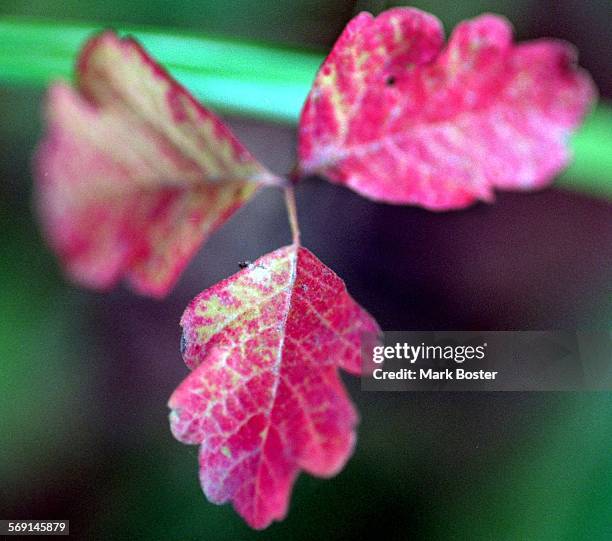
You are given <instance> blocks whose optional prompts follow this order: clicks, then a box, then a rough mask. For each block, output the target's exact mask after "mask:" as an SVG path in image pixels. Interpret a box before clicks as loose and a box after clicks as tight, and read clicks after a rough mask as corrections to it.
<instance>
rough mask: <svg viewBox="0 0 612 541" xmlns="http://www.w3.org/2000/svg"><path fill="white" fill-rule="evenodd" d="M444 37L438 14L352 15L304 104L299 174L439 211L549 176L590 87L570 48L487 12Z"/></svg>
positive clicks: (590, 95)
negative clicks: (530, 36)
mask: <svg viewBox="0 0 612 541" xmlns="http://www.w3.org/2000/svg"><path fill="white" fill-rule="evenodd" d="M443 41H444V37H443V30H442V26H441V24H440V22H439V21H438V19H436V18H435V17H434V16H432V15H429V14H427V13H424V12H422V11H419V10H417V9H412V8H395V9H391V10H389V11H386V12H384V13H382V14H381V15H379V16H378V17H376V18H374V17H372V15H370V14H369V13H361V14H360V15H358V16H357V17H355V18H354V19H353V20H352V21H351V22H350V23H349V24H348V26H347V27H346V29H345V30H344V32H343V33H342V35H341V36H340V38H339V39H338V41H337V42H336V44H335V46H334V48H333V50H332V52H331V53H330V55H329V56H328V57H327V59H326V60H325V62H324V63H323V65H322V67H321V69H320V71H319V73H318V75H317V77H316V80H315V82H314V85H313V88H312V90H311V92H310V95H309V96H308V99H307V101H306V103H305V105H304V109H303V111H302V116H301V119H300V126H299V149H298V154H299V168H298V169H299V172H300V173H301V174H302V175H305V174H321V175H324V176H327V177H328V178H329V179H331V180H332V181H334V182H337V183H340V184H345V185H347V186H349V187H350V188H352V189H354V190H356V191H357V192H359V193H361V194H363V195H365V196H367V197H369V198H372V199H375V200H380V201H386V202H390V203H405V204H415V205H422V206H424V207H427V208H429V209H434V210H445V209H452V208H460V207H465V206H467V205H469V204H471V203H473V202H474V201H475V200H477V199H482V200H491V199H492V197H493V190H494V188H502V189H514V190H530V189H535V188H539V187H542V186H544V185H546V184H547V183H549V182H550V181H551V179H552V177H553V176H554V175H555V174H556V173H557V172H558V171H559V170H560V169H562V168H563V167H564V165H565V164H566V163H567V161H568V151H567V148H566V143H567V139H568V136H569V135H570V133H571V132H572V130H573V129H574V128H576V126H577V125H578V124H579V123H580V121H581V119H582V117H583V116H584V114H585V112H586V110H587V109H588V108H589V105H590V104H591V103H592V101H593V100H594V98H595V94H596V91H595V88H594V86H593V83H592V82H591V79H590V77H589V76H588V75H587V73H586V72H584V71H582V70H580V69H578V68H577V67H576V54H575V51H574V49H573V48H572V47H571V46H570V45H568V44H566V43H563V42H559V41H554V40H538V41H531V42H525V43H521V44H513V42H512V30H511V27H510V24H509V23H508V22H507V21H506V20H505V19H503V18H501V17H497V16H494V15H482V16H480V17H478V18H476V19H473V20H470V21H466V22H463V23H461V24H459V25H458V26H457V27H456V28H455V30H454V31H453V33H452V35H451V37H450V39H449V41H448V43H447V44H446V46H444V44H443Z"/></svg>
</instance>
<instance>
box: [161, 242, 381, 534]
mask: <svg viewBox="0 0 612 541" xmlns="http://www.w3.org/2000/svg"><path fill="white" fill-rule="evenodd" d="M181 325H182V326H183V341H182V349H183V357H184V359H185V362H186V363H187V365H188V366H190V367H191V368H193V369H194V370H193V372H191V374H190V375H189V376H188V377H187V379H185V381H183V383H182V384H181V385H180V386H179V387H178V388H177V389H176V391H175V392H174V394H173V395H172V397H171V398H170V402H169V407H170V408H171V409H172V410H173V411H172V413H171V415H170V420H171V426H172V431H173V433H174V435H175V437H176V438H177V439H179V440H180V441H182V442H185V443H190V444H201V447H200V480H201V483H202V488H203V489H204V492H205V494H206V496H207V497H208V499H209V500H210V501H211V502H214V503H218V504H221V503H225V502H227V501H232V502H233V503H234V507H235V508H236V510H237V511H238V513H240V515H242V516H243V517H244V519H245V520H246V521H247V522H248V523H249V524H250V525H251V526H252V527H253V528H265V527H266V526H268V525H269V524H270V522H272V521H273V520H280V519H282V518H283V517H284V516H285V514H286V513H287V507H288V503H289V497H290V492H291V488H292V485H293V482H294V480H295V478H296V476H297V474H298V472H299V470H305V471H307V472H309V473H311V474H313V475H317V476H323V477H328V476H331V475H335V474H336V473H338V472H339V471H340V470H341V469H342V468H343V466H344V464H345V463H346V461H347V459H348V458H349V456H350V455H351V453H352V450H353V445H354V442H355V432H354V429H355V425H356V424H357V420H358V419H357V413H356V411H355V409H354V408H353V405H352V404H351V402H350V399H349V397H348V396H347V394H346V391H345V390H344V387H343V385H342V382H341V380H340V377H339V374H338V370H337V369H338V367H340V368H343V369H344V370H346V371H348V372H350V373H353V374H359V372H360V368H361V362H360V352H361V344H362V339H364V338H365V337H366V336H368V337H369V336H372V337H375V336H377V335H378V333H379V330H378V326H377V325H376V322H375V321H374V320H373V319H372V317H371V316H370V315H368V314H367V313H366V312H365V311H364V310H363V309H362V308H361V307H360V306H359V305H358V304H357V303H356V302H355V301H354V300H353V299H352V298H351V297H350V296H349V294H348V293H347V291H346V288H345V286H344V283H343V282H342V280H341V279H340V278H338V276H336V275H335V274H334V273H333V272H332V271H331V270H330V269H328V268H327V267H326V266H325V265H323V263H321V262H320V261H319V260H318V259H317V258H316V257H315V256H314V255H312V254H311V253H310V252H309V251H308V250H306V249H304V248H298V247H296V246H287V247H284V248H281V249H279V250H276V251H275V252H272V253H270V254H267V255H265V256H263V257H262V258H261V259H259V260H257V261H256V262H255V263H253V264H251V265H250V266H249V267H248V268H246V269H244V270H242V271H241V272H239V273H237V274H235V275H234V276H232V277H230V278H228V279H227V280H224V281H223V282H221V283H219V284H217V285H215V286H214V287H212V288H211V289H209V290H207V291H205V292H203V293H202V294H200V296H199V297H197V298H196V299H194V300H193V301H192V302H191V304H190V305H189V307H188V308H187V310H186V311H185V313H184V314H183V318H182V320H181Z"/></svg>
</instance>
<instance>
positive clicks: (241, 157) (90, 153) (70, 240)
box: [36, 32, 280, 296]
mask: <svg viewBox="0 0 612 541" xmlns="http://www.w3.org/2000/svg"><path fill="white" fill-rule="evenodd" d="M77 76H78V86H77V88H76V89H73V88H71V87H70V86H68V85H66V84H63V83H57V84H55V85H53V86H52V88H51V89H50V91H49V94H48V98H47V108H46V109H47V120H48V129H47V135H46V138H45V140H44V141H43V143H42V144H41V146H40V148H39V151H38V154H37V160H36V161H37V163H36V171H37V175H36V176H37V184H36V191H37V194H36V198H37V206H38V209H39V214H40V216H41V220H42V222H43V226H44V230H45V233H46V235H47V238H48V240H49V242H50V244H51V246H52V247H53V248H54V250H55V251H56V252H57V253H58V255H59V257H60V259H61V260H62V262H63V263H64V266H65V268H66V271H67V273H68V274H69V275H70V276H71V277H72V278H73V279H74V280H75V281H77V282H79V283H81V284H84V285H87V286H90V287H93V288H98V289H105V288H108V287H110V286H112V285H114V284H115V283H116V282H117V281H118V280H120V279H121V278H125V279H126V280H127V281H128V282H129V284H130V285H131V286H132V288H133V289H134V290H136V291H137V292H139V293H142V294H146V295H151V296H163V295H165V294H166V293H167V292H168V290H169V289H170V288H171V287H172V285H173V284H174V282H175V281H176V279H177V278H178V276H179V274H180V272H181V271H182V270H183V268H184V267H185V266H186V264H187V263H188V262H189V260H190V258H191V256H192V255H193V253H194V252H195V250H197V249H198V248H199V246H200V245H201V244H202V242H203V241H204V240H205V239H206V238H207V237H208V235H210V233H212V231H214V230H215V229H216V228H217V227H219V226H220V225H221V224H222V223H223V222H224V221H225V220H227V219H228V218H229V217H230V216H231V215H232V214H233V212H234V211H235V210H236V209H238V208H239V207H240V206H241V205H242V204H243V203H245V202H246V201H248V200H249V199H250V198H251V197H252V196H253V194H254V193H255V191H256V190H257V188H258V186H259V185H261V184H276V183H280V180H279V179H277V178H276V177H274V176H273V175H272V174H270V173H269V172H268V171H267V170H266V169H265V168H264V167H263V166H262V165H261V164H259V163H258V162H257V161H256V160H255V159H254V158H253V157H252V156H251V155H250V154H249V152H248V151H247V150H246V149H245V148H244V147H243V146H242V145H241V144H240V142H239V141H238V140H237V139H236V138H235V137H234V136H233V135H232V133H231V132H230V131H229V130H228V129H227V128H226V127H225V126H224V125H223V123H222V122H221V121H220V120H219V119H218V118H217V117H216V116H215V115H214V114H213V113H211V112H210V111H209V110H207V109H205V108H204V107H203V106H202V105H200V104H199V103H198V102H197V101H196V100H195V99H194V98H193V97H192V96H191V95H190V94H189V93H188V92H187V91H186V90H185V89H184V88H183V87H181V86H180V85H179V84H178V83H176V82H175V81H174V80H173V79H172V78H171V77H170V76H169V75H168V74H167V73H166V72H165V71H164V70H163V69H162V68H161V67H160V66H159V65H157V64H156V63H155V62H154V61H153V60H152V59H151V58H150V57H149V56H148V55H147V54H146V52H145V51H144V50H143V49H142V48H141V47H140V46H139V45H138V44H137V43H136V42H135V41H134V40H132V39H120V38H119V37H118V36H117V35H116V34H114V33H112V32H105V33H103V34H101V35H99V36H97V37H94V38H93V39H92V40H90V41H89V42H88V43H87V44H86V46H85V48H84V50H83V52H82V54H81V57H80V59H79V62H78V69H77Z"/></svg>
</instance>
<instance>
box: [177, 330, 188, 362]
mask: <svg viewBox="0 0 612 541" xmlns="http://www.w3.org/2000/svg"><path fill="white" fill-rule="evenodd" d="M179 349H180V350H181V356H184V355H185V351H187V337H186V336H185V331H183V333H182V334H181V345H180V348H179Z"/></svg>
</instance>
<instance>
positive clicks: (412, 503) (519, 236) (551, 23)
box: [0, 0, 612, 540]
mask: <svg viewBox="0 0 612 541" xmlns="http://www.w3.org/2000/svg"><path fill="white" fill-rule="evenodd" d="M387 5H388V3H385V2H366V1H359V2H339V1H338V2H322V1H319V0H309V1H302V2H292V1H289V0H280V1H277V2H244V1H236V0H234V1H227V2H223V3H219V2H213V1H212V0H209V1H199V2H195V1H190V2H177V3H172V4H170V3H167V2H161V1H160V0H154V1H148V2H144V1H138V2H130V3H127V2H118V1H106V2H101V1H93V0H87V1H76V0H71V1H64V2H57V1H49V2H43V1H28V2H25V1H7V0H3V2H2V4H1V5H0V15H1V14H17V15H34V16H39V17H45V18H53V19H57V20H61V19H64V18H70V19H80V20H86V21H97V22H100V24H101V26H104V24H105V23H109V22H112V23H115V24H116V23H124V24H127V23H138V24H154V25H157V26H160V27H164V26H170V27H189V28H192V29H196V30H202V31H214V32H217V33H222V34H226V35H230V36H235V37H245V38H257V39H264V40H268V41H277V42H283V43H291V44H294V45H300V46H301V45H304V46H305V45H308V46H310V45H316V46H326V47H328V46H330V45H331V44H332V43H333V41H334V39H335V37H336V36H337V35H338V33H339V32H340V31H341V29H342V27H343V26H344V24H345V23H346V22H347V20H348V19H349V18H350V17H351V16H352V15H353V14H354V13H355V12H356V11H357V10H359V9H371V10H374V11H377V10H380V9H382V8H384V7H386V6H387ZM415 5H416V6H417V7H421V8H423V9H427V10H429V11H431V12H433V13H434V14H436V15H438V16H439V17H440V18H441V19H442V20H443V21H444V23H445V27H446V29H447V32H448V31H449V29H450V28H452V26H454V24H456V22H457V21H458V20H461V19H463V18H466V17H470V16H473V15H476V14H478V13H480V12H482V11H493V12H498V13H503V14H505V15H507V16H508V17H509V18H510V19H511V20H512V22H513V23H514V24H515V26H516V28H517V34H518V36H519V37H520V38H522V39H525V38H530V37H543V36H554V37H561V38H565V39H568V40H570V41H572V42H573V43H575V44H576V45H577V46H578V48H579V50H580V53H581V63H582V65H584V66H585V67H587V68H588V69H589V70H590V71H591V72H592V74H593V77H594V78H595V80H596V82H597V84H598V86H599V89H600V92H601V93H602V96H603V97H604V98H609V97H610V95H611V94H612V82H611V80H610V69H609V58H610V57H611V56H612V50H611V45H610V43H611V40H610V36H609V28H610V27H611V26H612V18H611V14H610V9H609V3H608V2H603V1H602V2H584V1H578V0H575V1H558V2H553V1H535V0H519V1H513V2H511V1H493V2H486V1H473V0H472V1H468V2H461V3H459V2H453V1H450V0H445V1H442V2H433V1H430V2H417V3H415ZM0 39H1V37H0ZM41 97H42V90H41V89H23V88H20V89H15V88H2V87H0V231H1V233H0V322H1V324H0V408H1V409H0V415H1V417H0V518H6V519H9V518H24V519H25V518H53V519H64V518H67V519H70V520H71V531H72V536H73V538H76V539H206V540H216V539H232V540H233V539H243V538H245V539H246V538H250V537H254V538H260V539H350V538H359V537H365V536H367V535H368V534H372V535H374V534H377V535H379V536H380V535H382V533H383V532H384V535H385V537H386V538H388V539H407V538H417V539H418V538H422V539H479V538H481V539H496V540H500V539H537V540H542V539H551V540H552V539H554V540H557V539H568V540H569V539H593V540H599V539H601V540H605V539H612V514H611V509H612V477H611V468H612V453H611V452H610V448H611V443H612V442H611V437H612V395H610V394H609V393H600V394H597V393H592V394H586V393H585V394H579V393H565V394H563V393H541V394H536V393H531V394H528V393H523V394H520V393H490V394H487V393H473V394H468V393H466V394H461V393H454V394H453V393H446V394H445V393H364V392H361V391H360V390H359V385H358V381H355V380H354V379H353V380H351V379H350V378H346V379H347V384H348V385H349V389H350V391H351V394H352V396H353V398H354V400H355V402H356V403H357V405H358V408H359V410H360V412H361V415H362V423H361V427H360V431H359V442H358V446H357V450H356V453H355V456H354V457H353V459H352V460H351V461H350V462H349V464H348V466H347V467H346V469H345V470H344V471H343V472H342V473H341V474H340V475H339V476H338V477H337V478H335V479H333V480H328V481H323V480H318V479H314V478H311V477H308V476H305V475H302V476H301V477H300V478H299V480H298V482H297V485H296V487H295V490H294V496H293V499H292V504H291V509H290V513H289V516H288V518H287V519H286V520H285V521H284V522H283V523H281V524H276V525H273V526H272V527H271V528H269V529H268V530H266V531H265V532H263V533H256V532H252V531H251V530H249V529H248V527H246V526H245V525H244V523H243V522H242V520H241V519H240V518H239V517H238V516H237V515H236V514H235V513H234V512H233V511H232V510H231V508H230V507H229V506H223V507H217V506H214V505H212V504H209V503H207V502H206V501H205V499H204V497H203V495H202V493H201V490H200V488H199V485H198V481H197V450H196V448H195V447H194V448H190V447H187V446H184V445H181V444H179V443H178V442H176V441H174V440H173V438H172V436H171V434H170V432H169V429H168V422H167V413H168V411H167V408H166V401H167V399H168V397H169V395H170V393H171V392H172V390H173V389H174V388H175V387H176V385H177V384H178V383H179V382H180V381H181V380H182V379H183V378H184V377H185V375H186V374H187V369H186V367H185V366H184V364H183V363H182V361H181V358H180V355H179V351H178V341H179V334H180V332H179V327H178V320H179V318H180V315H181V313H182V311H183V309H184V307H185V306H186V304H187V303H188V301H189V300H190V299H191V298H192V297H194V296H195V295H196V294H197V293H199V292H200V291H201V290H203V289H205V288H207V287H209V286H210V285H212V284H214V283H215V282H217V281H218V280H220V279H221V278H224V277H226V276H228V275H230V274H232V273H233V272H235V271H237V270H238V261H242V260H245V259H256V258H257V257H259V256H260V255H262V254H264V253H266V252H267V251H270V250H272V249H274V248H277V247H279V246H280V245H282V244H285V243H288V242H289V240H290V236H289V232H288V227H287V224H286V218H285V213H284V209H283V202H282V197H281V195H280V194H279V193H276V192H275V191H272V190H269V191H265V192H262V193H261V194H260V195H258V196H257V198H256V199H255V200H254V201H253V202H252V203H251V204H250V205H249V206H248V207H246V208H245V209H243V210H242V211H241V212H240V213H239V215H238V216H236V217H235V218H234V219H233V220H232V221H231V222H229V223H228V224H227V225H225V226H224V227H223V228H222V229H221V230H220V231H218V232H217V233H216V234H215V235H214V237H213V238H212V239H211V240H210V241H209V242H208V243H207V244H206V246H204V247H203V248H202V250H201V251H200V253H199V255H198V257H197V258H196V259H195V260H194V261H193V262H192V263H191V265H190V266H189V268H188V270H187V272H186V273H185V274H184V276H183V277H182V278H181V280H180V282H179V284H178V286H177V287H176V289H175V290H174V291H173V293H172V294H171V295H170V296H169V297H168V298H167V299H166V300H164V301H163V302H156V301H153V300H148V299H143V298H139V297H136V296H134V295H133V294H131V293H130V292H128V291H126V290H125V289H123V288H118V289H117V290H116V291H114V292H112V293H110V294H96V293H92V292H89V291H84V290H80V289H77V288H75V287H73V286H72V285H70V284H68V283H66V282H65V281H64V280H63V278H62V276H61V273H60V271H59V269H58V266H57V262H56V260H55V259H54V257H53V256H52V254H51V253H50V252H49V251H48V249H47V248H46V247H45V245H44V243H43V242H42V240H41V237H40V233H39V231H38V229H37V224H36V221H35V218H34V216H33V215H32V212H31V205H30V191H31V176H30V166H29V164H30V157H31V154H32V151H33V149H34V147H35V145H36V142H37V140H38V138H39V137H40V130H41V123H40V120H39V118H40V106H41ZM229 123H230V125H231V126H232V128H234V129H235V132H236V133H237V135H238V136H239V137H240V138H241V139H242V140H243V141H244V143H245V144H246V145H247V146H248V147H249V148H250V149H252V151H253V152H254V153H255V155H256V156H257V157H259V158H260V159H261V160H262V161H263V162H264V163H265V164H266V165H268V166H269V167H270V168H272V169H273V170H274V171H277V172H280V173H282V172H286V171H287V170H288V169H289V168H290V167H291V165H292V161H293V159H294V148H295V132H294V128H290V127H284V126H278V125H273V124H265V123H262V122H256V121H252V120H248V119H238V118H231V119H229ZM611 129H612V127H611ZM569 182H570V183H571V178H570V179H569ZM297 197H298V207H299V215H300V220H301V225H302V237H303V241H304V244H305V245H306V246H307V247H308V248H310V249H311V250H312V251H313V252H315V253H316V254H317V255H318V256H319V258H320V259H321V260H322V261H323V262H325V263H326V264H327V265H329V266H330V267H331V268H333V269H334V270H335V271H336V272H337V273H338V274H339V275H340V276H341V277H342V278H344V280H345V281H346V283H347V286H348V288H349V290H350V291H351V293H352V294H353V296H354V297H355V298H356V299H357V300H358V301H359V302H360V303H361V304H363V305H364V306H365V307H366V308H367V309H368V310H369V311H370V312H371V313H372V314H373V315H374V316H375V317H376V318H377V320H378V321H379V323H380V324H381V326H382V327H383V329H387V330H402V329H421V330H426V329H431V330H443V329H456V330H459V329H461V330H509V329H575V328H582V329H592V328H610V317H611V315H612V302H611V301H612V295H611V294H610V293H612V291H611V287H610V286H611V276H610V270H611V269H612V222H611V220H610V217H611V213H610V211H611V209H612V205H611V204H610V202H609V201H606V200H604V199H599V200H597V199H594V198H590V197H587V196H583V195H576V194H573V193H570V192H567V191H562V190H560V189H555V188H553V189H548V190H545V191H542V192H539V193H532V194H523V195H517V194H500V195H499V197H498V199H497V201H496V202H495V204H493V205H484V204H478V205H476V206H474V207H472V208H470V209H468V210H465V211H461V212H449V213H444V214H435V213H430V212H427V211H425V210H422V209H417V208H410V207H393V206H387V205H381V204H375V203H372V202H369V201H367V200H365V199H362V198H360V197H359V196H357V195H356V194H354V193H352V192H350V191H348V190H346V189H343V188H341V187H338V186H335V185H331V184H328V183H326V182H324V181H322V180H321V179H309V180H308V181H306V182H304V183H303V184H302V185H300V186H299V188H298V193H297Z"/></svg>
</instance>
